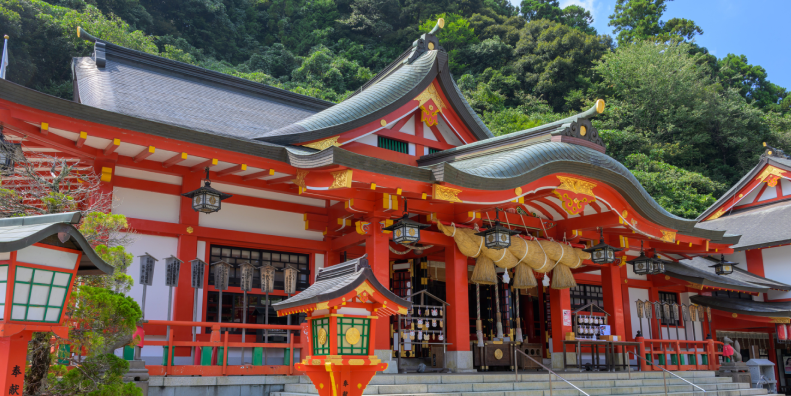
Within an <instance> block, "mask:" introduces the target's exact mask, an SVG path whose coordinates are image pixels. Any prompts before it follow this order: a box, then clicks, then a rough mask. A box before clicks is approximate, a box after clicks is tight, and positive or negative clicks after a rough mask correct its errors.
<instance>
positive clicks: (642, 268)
mask: <svg viewBox="0 0 791 396" xmlns="http://www.w3.org/2000/svg"><path fill="white" fill-rule="evenodd" d="M651 261H652V260H651V258H650V257H646V255H645V252H643V249H642V248H641V249H640V256H639V257H637V258H636V259H634V260H629V261H627V263H629V264H631V265H632V267H633V268H634V273H635V275H648V274H650V273H651Z"/></svg>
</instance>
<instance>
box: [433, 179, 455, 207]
mask: <svg viewBox="0 0 791 396" xmlns="http://www.w3.org/2000/svg"><path fill="white" fill-rule="evenodd" d="M461 191H462V190H458V189H455V188H450V187H445V186H441V185H439V184H434V185H432V188H431V195H432V196H433V197H434V199H439V200H442V201H448V202H459V203H461V202H462V200H461V199H459V194H460V193H461Z"/></svg>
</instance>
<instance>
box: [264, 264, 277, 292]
mask: <svg viewBox="0 0 791 396" xmlns="http://www.w3.org/2000/svg"><path fill="white" fill-rule="evenodd" d="M275 272H277V268H275V266H273V265H270V264H266V265H264V266H263V267H261V293H272V292H273V291H275Z"/></svg>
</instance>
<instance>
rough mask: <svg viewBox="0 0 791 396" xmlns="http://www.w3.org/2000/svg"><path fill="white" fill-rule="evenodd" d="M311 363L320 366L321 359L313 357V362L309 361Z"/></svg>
mask: <svg viewBox="0 0 791 396" xmlns="http://www.w3.org/2000/svg"><path fill="white" fill-rule="evenodd" d="M311 364H312V365H314V366H320V365H321V360H319V359H313V362H311Z"/></svg>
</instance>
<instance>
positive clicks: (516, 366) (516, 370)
mask: <svg viewBox="0 0 791 396" xmlns="http://www.w3.org/2000/svg"><path fill="white" fill-rule="evenodd" d="M517 352H520V353H521V354H522V355H525V357H526V358H528V359H530V360H532V361H534V362H535V363H536V364H537V365H539V366H541V367H543V368H544V370H546V371H548V372H549V396H552V375H553V374H554V375H555V376H556V377H558V378H560V379H562V380H563V382H565V383H567V384H569V385H571V386H572V387H573V388H574V389H576V390H578V391H579V392H580V393H582V394H583V395H585V396H590V395H589V394H587V393H586V392H585V391H584V390H582V389H580V388H577V386H576V385H574V384H572V383H571V382H569V381H568V380H567V379H565V378H563V377H561V376H559V375H558V374H557V373H556V372H554V371H552V369H550V368H549V367H547V366H544V365H543V364H541V363H539V362H538V360H536V359H533V357H532V356H529V355H528V354H526V353H524V352H522V350H520V349H516V348H514V375H515V376H516V382H521V381H519V355H518V354H517Z"/></svg>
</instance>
